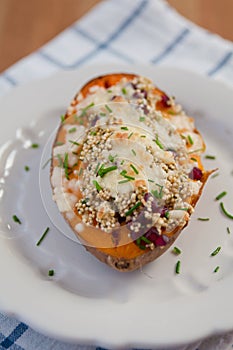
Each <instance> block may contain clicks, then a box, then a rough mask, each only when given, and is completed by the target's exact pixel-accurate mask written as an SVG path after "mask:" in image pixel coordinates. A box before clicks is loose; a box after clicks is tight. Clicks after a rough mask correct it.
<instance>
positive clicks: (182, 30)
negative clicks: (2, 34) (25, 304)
mask: <svg viewBox="0 0 233 350" xmlns="http://www.w3.org/2000/svg"><path fill="white" fill-rule="evenodd" d="M58 6H59V4H58ZM122 9H124V10H123V11H122ZM104 62H106V63H114V62H115V63H124V62H126V63H130V62H132V63H133V62H144V63H152V64H155V65H163V66H165V65H169V66H174V67H182V68H186V69H189V70H192V71H197V72H199V73H202V74H204V75H209V76H212V77H213V78H214V79H219V80H223V81H225V82H226V83H228V84H230V85H233V44H232V43H231V42H229V41H227V40H224V39H222V38H220V37H219V36H217V35H214V34H212V33H209V32H208V31H205V30H203V29H201V28H199V27H198V26H196V25H194V24H193V23H191V22H189V21H188V20H186V19H185V18H183V17H182V16H180V15H179V14H178V13H177V12H176V11H175V10H173V9H172V8H171V7H170V6H169V5H168V4H167V3H166V2H165V1H163V0H134V1H132V0H107V1H104V2H101V3H100V4H99V5H98V6H96V7H95V8H94V9H93V10H92V11H91V12H89V13H88V14H87V15H86V16H84V17H83V18H82V19H81V20H79V21H77V22H76V23H75V24H74V25H72V26H71V27H69V28H68V29H66V30H65V31H64V32H62V33H61V34H60V35H58V36H57V37H56V38H54V39H53V40H52V41H51V42H49V43H48V44H47V45H45V46H43V47H42V48H41V49H40V50H38V51H36V52H34V53H32V54H31V55H29V56H28V57H26V58H24V59H22V60H20V61H19V62H18V63H16V64H15V65H13V66H12V67H10V68H9V69H7V70H6V71H5V72H3V73H2V74H1V75H0V95H3V94H5V93H7V92H9V91H10V90H11V89H12V88H14V86H16V85H20V84H24V83H26V82H30V81H32V80H35V79H38V78H40V79H41V78H43V77H47V76H49V75H50V74H52V73H54V72H56V71H59V70H61V69H74V68H79V67H80V66H82V65H88V64H97V63H104ZM0 348H1V349H15V350H34V349H43V350H46V349H56V350H58V349H59V350H61V349H68V350H71V349H72V350H73V349H80V350H84V349H85V350H87V349H88V350H93V349H97V348H96V346H94V344H93V346H81V345H69V344H65V343H63V342H59V341H56V340H54V339H50V338H48V337H45V336H43V335H41V334H38V333H37V332H35V331H34V330H32V329H31V328H30V327H29V326H27V325H25V324H23V323H20V322H18V321H17V320H14V319H10V318H8V317H6V316H3V315H1V314H0ZM232 348H233V332H232V333H228V334H225V335H222V336H216V337H212V338H209V339H207V340H202V341H198V342H196V343H195V344H191V345H186V346H182V347H177V348H176V350H197V349H198V350H230V349H232ZM98 349H100V348H98ZM161 350H162V349H161ZM163 350H166V349H163Z"/></svg>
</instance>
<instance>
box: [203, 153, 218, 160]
mask: <svg viewBox="0 0 233 350" xmlns="http://www.w3.org/2000/svg"><path fill="white" fill-rule="evenodd" d="M205 159H216V157H215V156H210V155H208V154H207V155H206V156H205Z"/></svg>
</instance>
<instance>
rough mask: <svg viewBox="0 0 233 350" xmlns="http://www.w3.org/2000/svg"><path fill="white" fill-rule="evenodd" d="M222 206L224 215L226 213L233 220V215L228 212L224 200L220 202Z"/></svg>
mask: <svg viewBox="0 0 233 350" xmlns="http://www.w3.org/2000/svg"><path fill="white" fill-rule="evenodd" d="M220 208H221V209H222V212H223V214H224V215H226V216H227V217H228V218H229V219H232V220H233V215H231V214H230V213H228V212H227V211H226V209H225V207H224V204H223V202H221V203H220Z"/></svg>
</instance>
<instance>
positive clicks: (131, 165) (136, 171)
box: [130, 164, 139, 174]
mask: <svg viewBox="0 0 233 350" xmlns="http://www.w3.org/2000/svg"><path fill="white" fill-rule="evenodd" d="M130 167H131V168H132V169H133V171H134V172H135V174H139V171H138V170H137V169H136V168H135V166H134V165H133V164H130Z"/></svg>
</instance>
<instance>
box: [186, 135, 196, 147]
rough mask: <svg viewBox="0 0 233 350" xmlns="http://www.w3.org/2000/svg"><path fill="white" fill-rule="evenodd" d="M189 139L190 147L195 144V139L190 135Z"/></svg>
mask: <svg viewBox="0 0 233 350" xmlns="http://www.w3.org/2000/svg"><path fill="white" fill-rule="evenodd" d="M187 139H188V142H189V143H190V145H193V143H194V142H193V139H192V137H191V136H190V135H188V137H187Z"/></svg>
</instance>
